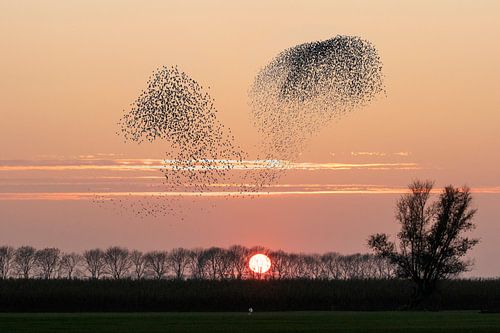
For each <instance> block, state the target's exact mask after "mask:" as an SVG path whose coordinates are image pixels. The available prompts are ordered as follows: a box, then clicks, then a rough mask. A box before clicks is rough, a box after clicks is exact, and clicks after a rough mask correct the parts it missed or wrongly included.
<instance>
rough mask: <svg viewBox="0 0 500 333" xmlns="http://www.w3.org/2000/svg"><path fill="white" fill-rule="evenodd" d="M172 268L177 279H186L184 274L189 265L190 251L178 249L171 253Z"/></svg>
mask: <svg viewBox="0 0 500 333" xmlns="http://www.w3.org/2000/svg"><path fill="white" fill-rule="evenodd" d="M168 258H169V263H170V267H171V268H172V270H173V272H174V276H175V278H176V279H179V280H182V279H184V273H185V270H186V267H187V265H188V263H189V251H188V250H186V249H183V248H176V249H173V250H172V251H170V253H169V256H168Z"/></svg>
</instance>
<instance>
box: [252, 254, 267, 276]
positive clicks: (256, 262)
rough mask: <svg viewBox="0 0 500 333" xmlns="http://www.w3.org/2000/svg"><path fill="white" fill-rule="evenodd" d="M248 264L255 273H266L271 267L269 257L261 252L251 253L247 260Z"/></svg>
mask: <svg viewBox="0 0 500 333" xmlns="http://www.w3.org/2000/svg"><path fill="white" fill-rule="evenodd" d="M248 266H249V267H250V269H251V270H252V271H254V272H255V273H257V274H263V273H266V272H267V271H268V270H269V269H270V268H271V259H269V257H268V256H266V255H265V254H262V253H258V254H255V255H253V256H252V257H251V258H250V261H249V262H248Z"/></svg>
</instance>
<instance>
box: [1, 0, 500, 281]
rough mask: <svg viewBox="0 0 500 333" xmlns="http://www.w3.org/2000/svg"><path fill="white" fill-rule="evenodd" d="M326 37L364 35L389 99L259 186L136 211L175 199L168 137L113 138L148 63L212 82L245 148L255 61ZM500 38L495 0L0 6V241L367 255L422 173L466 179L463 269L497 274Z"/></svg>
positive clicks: (344, 122) (337, 127)
mask: <svg viewBox="0 0 500 333" xmlns="http://www.w3.org/2000/svg"><path fill="white" fill-rule="evenodd" d="M336 35H355V36H360V37H362V38H364V39H367V40H369V41H370V42H371V43H373V44H374V45H375V47H376V48H377V50H378V52H379V55H380V57H381V60H382V62H383V72H384V80H385V86H386V95H385V96H379V97H378V98H377V99H376V100H375V101H373V102H372V103H370V104H369V105H367V106H365V107H363V108H360V109H358V110H356V111H355V112H352V113H351V114H349V115H347V116H345V117H343V118H341V119H339V120H338V121H335V122H333V123H331V124H329V125H328V126H327V127H326V128H324V129H323V130H322V131H321V132H319V133H316V134H315V135H314V137H312V138H311V139H310V140H309V141H308V142H307V144H306V148H305V149H304V151H302V153H301V155H300V158H299V159H298V160H297V161H294V163H292V164H291V165H289V169H288V170H286V172H285V174H284V175H283V177H281V178H280V179H279V181H278V182H277V183H276V184H273V186H272V187H271V188H268V189H266V191H264V192H263V193H262V194H260V195H257V196H246V197H240V196H234V195H233V196H228V195H227V193H219V192H218V191H215V193H216V194H217V193H218V195H210V196H209V195H204V196H184V197H183V198H181V199H180V200H177V201H176V203H175V204H173V205H172V207H173V208H174V209H175V210H177V213H176V214H170V215H166V216H165V215H162V216H156V217H155V216H153V217H145V218H141V217H139V216H137V214H135V213H134V211H133V210H134V209H133V208H132V209H130V207H132V206H133V204H134V203H135V204H136V205H137V204H138V202H139V203H140V202H145V201H144V198H146V201H148V200H153V201H154V200H156V201H161V200H163V199H164V197H165V196H167V195H168V193H167V192H166V191H168V190H165V186H164V184H162V173H161V171H160V168H161V159H162V158H163V156H164V152H165V150H166V149H168V147H165V143H162V142H158V143H155V144H140V145H136V144H131V143H124V140H123V137H120V136H119V135H117V134H116V132H117V131H118V130H119V128H118V125H117V122H118V120H119V119H120V117H121V116H122V114H123V112H124V110H125V111H126V110H128V109H129V107H130V103H132V102H133V101H134V99H135V98H136V97H137V96H138V94H139V93H140V91H141V90H142V89H143V88H144V87H145V85H146V82H147V79H148V77H149V75H150V74H151V73H152V72H153V71H154V70H155V69H157V68H158V67H160V66H163V65H167V66H170V65H178V66H179V68H181V69H182V70H183V71H185V72H186V73H188V74H189V75H190V76H191V77H192V78H193V79H195V80H196V81H198V82H199V83H200V84H201V85H203V86H205V87H210V94H211V95H212V96H213V97H214V98H215V100H216V102H215V105H216V107H217V109H218V110H219V119H220V121H221V122H223V123H224V124H225V125H227V126H228V127H230V128H231V129H232V132H233V134H234V135H235V137H236V140H237V141H238V143H239V144H240V145H241V146H242V147H245V149H247V150H248V151H250V152H252V151H253V150H254V149H255V148H254V147H255V146H256V145H257V144H258V142H259V139H260V135H259V132H258V131H257V130H256V129H255V128H254V127H253V125H252V120H251V115H250V107H249V101H248V89H249V87H250V85H251V84H252V82H253V79H254V77H255V75H256V73H257V72H258V71H259V69H260V68H262V67H263V66H264V65H265V64H267V63H268V62H269V61H270V60H271V59H272V58H273V57H274V56H276V55H277V54H278V53H279V52H280V51H282V50H284V49H286V48H288V47H291V46H294V45H297V44H300V43H304V42H310V41H315V40H324V39H328V38H331V37H334V36H336ZM499 37H500V3H499V2H498V1H439V2H436V1H413V2H410V1H405V2H403V1H376V2H375V1H210V2H208V1H125V0H122V1H111V0H109V1H94V0H87V1H76V0H75V1H48V2H40V1H34V0H33V1H29V0H26V1H6V0H0V49H1V50H2V54H1V57H0V74H1V76H0V116H1V118H0V119H1V121H0V244H9V245H13V246H19V245H22V244H30V245H34V246H38V247H42V246H57V247H60V248H61V249H63V250H65V251H80V250H82V249H86V248H91V247H96V246H99V247H108V246H111V245H121V246H127V247H130V248H138V249H141V250H151V249H158V248H165V249H170V248H173V247H177V246H183V247H197V246H203V247H208V246H213V245H215V246H229V245H232V244H243V245H247V246H253V245H257V244H260V245H263V246H268V247H270V248H275V249H277V248H282V249H284V250H288V251H296V252H325V251H337V252H341V253H353V252H367V251H368V249H367V246H366V240H367V238H368V236H369V235H370V234H372V233H375V232H388V233H390V234H392V235H394V234H395V233H396V232H397V224H396V222H395V219H394V206H395V202H396V200H397V199H398V197H399V196H400V195H401V194H402V193H404V192H405V188H406V185H407V184H409V183H410V182H411V181H412V180H414V179H431V180H434V181H435V187H436V189H437V190H438V191H439V189H440V188H441V187H443V186H445V185H448V184H453V185H456V186H459V185H468V186H470V187H471V188H472V191H473V196H474V202H473V203H474V206H475V207H476V208H477V209H478V214H477V217H476V223H477V225H478V227H477V229H476V230H475V231H474V232H473V235H474V236H475V237H479V238H480V239H481V243H480V244H479V245H478V246H477V247H476V249H475V250H474V251H473V252H472V253H471V257H473V258H474V259H475V261H476V265H475V268H474V270H473V271H472V272H471V273H469V274H471V275H473V276H500V265H498V264H497V257H498V254H499V253H500V245H499V244H500V223H499V222H498V216H499V213H498V207H500V179H499V174H498V170H499V166H500V154H499V152H498V147H499V146H500V135H499V130H500V113H499V112H498V111H499V110H500V94H499V91H500V80H499V77H500V63H499V62H498V59H500V45H499V44H498V40H499ZM222 185H223V184H222ZM221 192H223V191H221ZM159 196H161V197H160V198H159ZM101 197H105V198H110V197H112V198H114V200H115V202H118V201H119V200H122V201H121V203H120V204H112V203H110V202H106V203H105V204H99V202H97V203H96V200H95V199H96V198H101ZM148 198H151V199H148ZM139 199H140V200H139ZM161 202H163V201H161ZM165 202H168V200H165ZM133 207H137V206H133Z"/></svg>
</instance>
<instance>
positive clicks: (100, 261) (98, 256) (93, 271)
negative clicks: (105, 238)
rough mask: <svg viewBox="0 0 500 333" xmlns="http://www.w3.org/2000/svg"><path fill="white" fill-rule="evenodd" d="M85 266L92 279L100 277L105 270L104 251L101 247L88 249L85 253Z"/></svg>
mask: <svg viewBox="0 0 500 333" xmlns="http://www.w3.org/2000/svg"><path fill="white" fill-rule="evenodd" d="M83 259H84V262H85V268H86V269H87V271H88V272H89V274H90V277H91V278H92V279H99V278H100V277H101V275H102V274H103V271H104V265H105V262H104V252H103V251H102V250H101V249H92V250H87V251H85V252H84V253H83Z"/></svg>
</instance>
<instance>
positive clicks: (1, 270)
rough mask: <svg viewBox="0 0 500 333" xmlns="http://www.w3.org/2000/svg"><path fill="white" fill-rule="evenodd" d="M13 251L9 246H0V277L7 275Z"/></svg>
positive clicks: (6, 276) (3, 277) (12, 258)
mask: <svg viewBox="0 0 500 333" xmlns="http://www.w3.org/2000/svg"><path fill="white" fill-rule="evenodd" d="M15 253H16V251H15V250H14V248H13V247H11V246H1V247H0V279H6V278H8V277H9V273H10V269H11V266H12V262H13V260H14V255H15Z"/></svg>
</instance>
